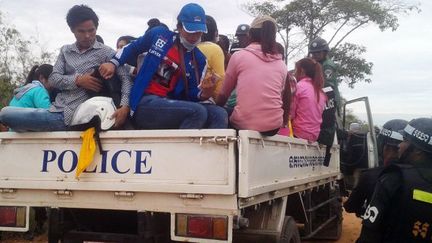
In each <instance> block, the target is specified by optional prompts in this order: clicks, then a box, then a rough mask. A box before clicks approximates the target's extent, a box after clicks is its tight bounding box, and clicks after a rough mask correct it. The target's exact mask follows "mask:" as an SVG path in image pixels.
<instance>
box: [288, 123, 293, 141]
mask: <svg viewBox="0 0 432 243" xmlns="http://www.w3.org/2000/svg"><path fill="white" fill-rule="evenodd" d="M288 129H289V136H290V137H292V138H293V137H294V131H293V128H292V123H291V119H288Z"/></svg>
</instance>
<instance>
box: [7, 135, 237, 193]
mask: <svg viewBox="0 0 432 243" xmlns="http://www.w3.org/2000/svg"><path fill="white" fill-rule="evenodd" d="M80 135H81V133H80V132H49V133H13V132H7V133H0V154H1V159H0V166H1V169H0V188H17V189H19V188H23V189H54V190H101V191H138V192H139V191H143V192H164V193H205V194H234V193H235V184H236V183H235V168H236V167H235V166H236V165H235V143H234V142H233V141H234V139H233V140H231V139H230V138H235V137H236V132H235V131H234V130H229V129H224V130H146V131H143V130H140V131H138V130H134V131H108V132H103V133H101V135H100V136H101V141H102V147H103V154H102V155H100V154H99V150H96V155H95V158H94V161H93V163H92V164H91V165H90V167H88V168H87V170H86V171H85V172H84V173H82V174H81V176H80V177H79V179H76V178H75V171H76V166H77V162H78V157H79V153H80V148H81V139H80Z"/></svg>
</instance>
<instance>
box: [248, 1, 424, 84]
mask: <svg viewBox="0 0 432 243" xmlns="http://www.w3.org/2000/svg"><path fill="white" fill-rule="evenodd" d="M245 8H246V10H247V11H248V12H250V13H251V14H252V15H262V14H266V15H271V16H272V17H274V18H275V19H276V21H277V22H278V25H279V34H280V36H281V38H282V40H283V42H284V45H285V49H286V53H285V55H286V57H288V58H287V59H291V58H298V57H299V56H304V54H305V51H304V50H305V49H306V47H307V45H308V43H310V42H311V40H313V39H315V38H316V37H318V36H320V35H322V34H324V33H326V36H331V37H330V39H328V40H327V41H328V42H329V45H330V46H331V47H332V51H331V55H332V58H333V60H334V61H335V63H337V64H338V65H339V66H340V70H339V72H340V73H339V77H340V78H339V80H338V81H339V82H342V81H345V82H347V83H348V85H349V86H350V87H351V88H352V87H354V84H355V83H357V82H360V81H365V82H370V81H371V80H370V78H369V75H370V74H371V73H372V66H373V64H372V63H371V62H368V61H367V60H365V59H364V58H362V57H361V55H362V54H363V53H365V52H366V48H365V47H363V46H360V45H357V44H353V43H345V42H344V40H345V39H346V37H347V36H349V35H350V34H351V33H353V32H354V31H357V30H359V29H360V28H361V27H364V26H368V25H376V26H378V28H379V29H380V30H381V31H385V30H392V31H395V30H396V29H397V28H398V26H399V23H398V16H399V15H401V14H408V13H409V12H411V11H413V10H417V11H418V10H419V9H418V6H417V5H412V4H408V3H406V1H404V0H292V1H284V0H267V1H264V2H259V3H249V4H246V5H245Z"/></svg>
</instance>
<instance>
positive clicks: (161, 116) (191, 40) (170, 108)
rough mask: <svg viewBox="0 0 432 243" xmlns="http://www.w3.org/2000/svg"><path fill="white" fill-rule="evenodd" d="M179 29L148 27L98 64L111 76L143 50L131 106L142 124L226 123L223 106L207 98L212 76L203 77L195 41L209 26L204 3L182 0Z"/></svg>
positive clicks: (183, 126)
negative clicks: (186, 2) (143, 57)
mask: <svg viewBox="0 0 432 243" xmlns="http://www.w3.org/2000/svg"><path fill="white" fill-rule="evenodd" d="M177 20H178V22H177V29H178V33H176V32H172V31H170V30H169V29H168V28H167V27H165V26H158V27H155V28H152V29H151V30H149V31H148V32H146V33H145V34H144V35H143V36H142V37H140V38H138V39H137V40H136V41H135V42H132V43H130V44H129V45H128V46H126V47H125V48H123V49H122V50H120V51H118V52H117V54H116V55H115V57H114V58H113V59H112V60H111V61H110V62H109V63H105V64H103V65H101V67H100V69H99V71H100V73H101V75H102V76H104V77H105V78H109V77H111V76H112V74H113V73H114V71H115V69H116V68H117V67H119V66H121V65H123V64H125V63H131V62H133V61H134V60H136V58H137V57H138V55H139V54H141V53H144V52H147V55H146V57H145V59H144V62H143V64H142V66H141V68H140V71H139V73H138V74H137V77H136V78H135V82H134V86H133V88H132V91H131V97H130V108H131V115H132V116H133V121H134V123H135V125H136V126H137V127H138V128H140V129H174V128H180V129H200V128H226V127H227V125H228V117H227V114H226V112H225V110H224V109H223V108H221V107H218V106H216V105H214V104H212V103H209V102H206V103H199V101H207V100H208V99H209V98H210V96H211V94H212V92H213V90H214V83H213V82H214V81H215V80H212V79H211V78H208V79H205V73H206V69H207V61H206V58H205V56H204V55H203V54H202V53H201V52H200V51H199V49H198V48H196V46H197V45H198V43H199V42H200V41H201V36H202V34H203V33H206V32H207V27H206V17H205V12H204V9H203V8H202V7H201V6H199V5H198V4H194V3H190V4H187V5H185V6H184V7H183V8H182V9H181V11H180V13H179V15H178V17H177Z"/></svg>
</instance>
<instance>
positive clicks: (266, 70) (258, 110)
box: [218, 43, 287, 132]
mask: <svg viewBox="0 0 432 243" xmlns="http://www.w3.org/2000/svg"><path fill="white" fill-rule="evenodd" d="M286 75H287V67H286V65H285V63H284V62H283V61H282V56H281V55H280V54H277V55H266V56H265V55H264V54H263V53H262V51H261V45H260V44H257V43H252V44H250V45H249V46H247V47H246V48H245V49H243V50H241V51H238V52H236V53H234V54H233V55H232V57H231V59H230V61H229V63H228V67H227V70H226V72H225V80H224V84H223V88H222V90H221V93H220V99H219V102H218V103H219V104H224V103H225V102H226V100H227V99H228V97H229V95H230V94H231V92H232V91H233V90H234V88H235V89H236V90H237V104H236V106H235V107H234V111H233V113H232V115H231V117H230V121H231V124H232V125H233V126H234V127H235V128H237V129H248V130H255V131H259V132H265V131H271V130H274V129H277V128H280V127H281V126H282V123H283V119H282V116H283V109H282V91H283V89H284V85H285V78H286Z"/></svg>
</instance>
